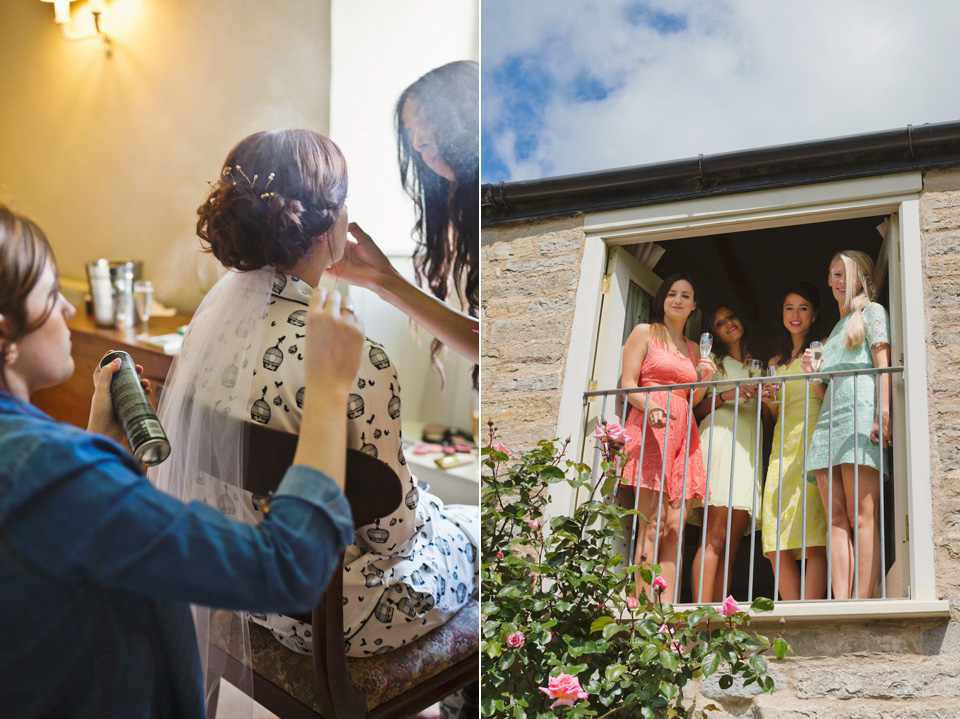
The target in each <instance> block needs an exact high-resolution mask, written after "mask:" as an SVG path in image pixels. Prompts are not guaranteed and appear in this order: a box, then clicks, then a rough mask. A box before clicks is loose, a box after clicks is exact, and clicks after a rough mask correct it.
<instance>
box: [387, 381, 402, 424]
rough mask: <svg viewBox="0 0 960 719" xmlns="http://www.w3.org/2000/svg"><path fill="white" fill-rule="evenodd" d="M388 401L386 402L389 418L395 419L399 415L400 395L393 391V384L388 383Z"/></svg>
mask: <svg viewBox="0 0 960 719" xmlns="http://www.w3.org/2000/svg"><path fill="white" fill-rule="evenodd" d="M390 394H391V395H392V396H391V397H390V401H389V402H387V413H388V414H389V415H390V419H397V418H399V417H400V397H399V395H397V394H396V393H395V392H394V391H393V385H390Z"/></svg>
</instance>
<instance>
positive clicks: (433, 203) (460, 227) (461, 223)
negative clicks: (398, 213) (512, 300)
mask: <svg viewBox="0 0 960 719" xmlns="http://www.w3.org/2000/svg"><path fill="white" fill-rule="evenodd" d="M411 98H413V99H415V100H416V101H417V103H418V104H419V105H420V107H421V108H422V110H423V113H424V119H425V121H426V124H427V125H428V126H429V127H430V129H431V130H432V131H433V134H434V137H435V138H436V141H437V149H438V151H439V153H440V157H441V158H442V159H443V161H444V163H446V165H447V166H448V167H449V168H450V169H451V170H453V175H454V179H453V181H452V182H451V181H449V180H447V179H445V178H443V177H441V176H440V175H438V174H437V173H435V172H434V171H433V170H431V169H430V168H429V167H427V164H426V163H425V162H424V161H423V158H422V157H421V156H420V153H419V152H417V151H416V150H415V149H414V147H413V142H412V138H411V137H410V135H409V133H408V132H407V129H406V126H405V125H404V122H403V106H404V105H405V104H406V102H407V100H408V99H411ZM479 99H480V75H479V66H478V64H477V63H476V62H472V61H466V60H463V61H458V62H451V63H448V64H446V65H442V66H441V67H438V68H435V69H433V70H431V71H430V72H428V73H427V74H426V75H424V76H423V77H421V78H420V79H419V80H417V81H416V82H415V83H413V84H412V85H410V87H408V88H407V89H406V90H404V91H403V93H402V94H401V95H400V99H399V100H397V106H396V109H395V111H394V123H395V127H396V131H397V161H398V163H399V165H400V182H401V183H402V184H403V187H404V189H405V190H406V191H407V194H409V195H410V197H411V198H412V199H413V202H414V204H415V205H416V224H415V225H414V237H415V239H416V240H417V249H416V251H415V253H414V258H413V262H414V268H415V270H416V277H417V283H418V284H421V285H423V284H424V283H426V285H427V287H429V288H430V292H432V293H433V295H434V296H436V297H437V298H439V299H441V300H444V301H446V299H447V296H448V295H449V291H450V286H451V284H452V285H453V287H454V289H455V291H456V293H457V296H458V297H459V298H460V301H461V302H465V303H466V305H467V311H468V313H469V314H470V316H471V317H477V316H478V312H479V302H480V297H479V292H480V263H479V252H480V246H479V245H480V242H479V240H480V237H479V234H478V233H479V221H480V214H479V212H480V210H479V207H480V139H479ZM441 346H442V343H441V342H440V341H439V340H436V339H435V340H433V343H432V344H431V351H430V357H431V359H432V360H433V362H434V364H435V365H437V367H438V369H440V365H439V363H438V362H437V359H436V358H437V353H438V352H439V351H440V347H441ZM441 374H442V369H441ZM476 376H477V372H476V368H474V384H476Z"/></svg>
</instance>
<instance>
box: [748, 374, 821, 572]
mask: <svg viewBox="0 0 960 719" xmlns="http://www.w3.org/2000/svg"><path fill="white" fill-rule="evenodd" d="M802 372H803V370H802V369H801V368H800V358H799V357H798V358H797V359H795V360H794V361H793V362H791V363H790V364H789V365H786V366H783V367H778V368H777V374H778V375H788V374H802ZM805 388H807V398H808V400H807V431H806V440H807V461H808V462H809V460H810V456H809V452H810V450H809V446H810V439H811V438H812V437H813V430H814V429H815V428H816V426H817V417H818V415H819V414H820V403H821V401H820V398H819V397H818V396H817V393H816V392H815V391H814V390H813V387H812V386H811V385H810V384H808V383H807V382H804V381H803V380H794V381H789V382H784V383H783V384H782V385H781V391H780V414H779V416H778V417H777V426H776V428H775V429H774V432H773V447H772V449H771V451H770V464H769V466H768V468H767V478H766V481H765V482H764V487H763V513H762V516H763V552H764V554H766V553H768V552H773V551H776V550H777V537H778V535H779V538H780V547H779V548H780V549H781V550H784V549H791V550H793V555H794V557H796V558H797V559H800V558H801V556H802V549H803V547H804V546H807V547H816V546H824V545H826V543H827V539H826V537H827V520H826V517H825V515H824V512H823V504H822V503H821V502H820V493H819V492H818V491H817V487H816V485H814V484H811V483H809V482H807V481H805V477H804V474H803V445H802V443H801V441H802V439H803V436H804V431H803V429H804V428H803V409H804V401H803V393H804V389H805ZM784 427H786V432H785V434H784V435H783V462H782V464H781V461H780V457H781V455H780V433H781V432H782V431H783V428H784ZM781 467H782V470H783V475H782V486H783V491H782V493H781V491H780V487H781ZM804 494H805V495H806V496H804ZM778 507H779V511H778ZM804 508H806V509H804ZM778 516H779V531H778V527H777V524H778ZM804 517H805V518H806V538H805V543H804V536H803V527H804Z"/></svg>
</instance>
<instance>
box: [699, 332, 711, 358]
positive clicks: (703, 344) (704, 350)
mask: <svg viewBox="0 0 960 719" xmlns="http://www.w3.org/2000/svg"><path fill="white" fill-rule="evenodd" d="M711 349H713V335H712V334H710V333H709V332H704V333H703V334H702V335H700V356H701V357H706V356H707V355H709V354H710V350H711Z"/></svg>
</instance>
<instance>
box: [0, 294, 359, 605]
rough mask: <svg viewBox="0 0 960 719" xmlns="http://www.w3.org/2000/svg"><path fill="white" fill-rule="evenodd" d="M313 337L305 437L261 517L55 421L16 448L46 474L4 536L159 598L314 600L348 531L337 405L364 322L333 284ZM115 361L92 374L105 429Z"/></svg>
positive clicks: (69, 567) (318, 307) (31, 554)
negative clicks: (186, 497) (219, 503)
mask: <svg viewBox="0 0 960 719" xmlns="http://www.w3.org/2000/svg"><path fill="white" fill-rule="evenodd" d="M306 335H307V336H306V347H305V351H304V362H305V366H306V373H307V385H306V386H307V391H306V393H305V397H304V407H303V428H302V429H303V431H301V433H300V437H301V441H300V442H299V443H298V445H297V452H296V455H295V459H294V462H295V464H294V466H292V467H291V468H290V469H289V470H288V471H287V473H286V475H285V477H284V479H283V481H282V482H281V483H280V486H279V487H278V489H277V491H276V493H275V496H274V498H273V501H272V505H271V509H270V512H269V514H268V515H267V519H266V520H265V521H264V522H262V523H261V524H259V525H257V526H256V527H253V526H248V525H244V524H241V523H239V522H235V521H233V520H231V519H229V518H228V517H226V516H224V515H223V514H222V513H221V512H219V511H218V510H216V509H214V508H211V507H208V506H206V505H204V504H201V503H198V502H192V503H190V504H189V505H184V504H183V503H181V502H180V501H178V500H177V499H175V498H173V497H171V496H169V495H167V494H165V493H164V492H161V491H159V490H157V489H156V488H154V487H153V486H152V485H151V484H150V483H149V482H148V481H147V479H146V478H145V477H144V476H143V474H142V473H141V472H140V470H139V467H137V466H136V463H135V462H134V461H133V459H132V457H130V455H129V454H127V453H126V452H123V451H121V450H120V448H118V447H117V446H116V445H115V444H114V443H113V442H109V441H108V440H105V439H104V438H102V437H98V436H96V435H87V436H86V437H84V438H83V439H82V441H79V442H78V441H77V440H76V437H72V438H71V437H70V436H66V437H65V436H64V435H65V433H64V432H63V430H62V429H61V427H60V426H54V427H53V429H52V430H50V431H48V432H46V433H45V434H46V435H47V436H39V437H38V436H35V435H34V436H31V435H30V434H29V433H28V432H25V433H24V435H25V436H24V438H23V440H24V443H30V446H25V444H22V445H21V447H22V449H21V451H22V452H24V454H25V455H32V456H31V457H29V458H28V459H26V460H25V461H23V462H20V463H18V465H17V466H18V467H21V468H24V469H22V470H20V471H23V472H27V471H28V470H27V469H26V468H27V467H29V472H30V473H32V474H33V475H34V476H35V477H36V476H40V477H44V479H43V481H42V484H43V485H44V486H43V487H35V490H36V491H33V492H30V493H29V494H25V495H24V497H23V498H22V500H21V501H20V502H19V503H20V505H21V506H19V507H17V511H16V513H15V514H13V519H11V521H10V522H9V523H8V526H7V527H6V532H5V539H6V543H7V547H8V548H11V547H13V548H15V549H16V551H17V552H18V553H19V554H20V555H21V557H22V558H23V559H25V560H26V561H27V562H28V563H30V564H32V565H34V566H37V567H40V568H42V571H43V572H44V573H46V574H48V575H54V576H59V577H64V578H70V577H73V578H86V579H90V580H92V581H94V582H96V583H97V584H100V585H102V586H105V587H110V588H115V589H121V590H126V591H133V592H138V593H144V594H149V595H152V596H154V597H158V598H162V599H170V600H178V601H188V602H194V603H197V604H206V605H212V606H222V607H228V608H238V609H248V610H254V611H255V610H272V611H284V610H286V611H305V610H308V609H309V608H311V607H312V606H313V605H314V604H315V603H316V602H317V600H318V598H319V596H320V595H321V594H322V592H323V589H324V588H325V586H326V583H327V582H328V581H329V578H330V574H331V572H332V571H333V568H334V567H335V566H336V563H337V558H338V556H339V553H340V551H341V550H342V549H343V547H344V546H346V544H348V543H349V542H350V541H352V538H353V522H352V518H351V515H350V508H349V505H348V504H347V502H346V498H345V497H344V496H343V492H342V488H343V484H344V474H345V464H346V459H345V455H346V452H345V447H346V419H345V417H344V416H343V412H334V411H331V410H330V408H331V407H338V406H340V407H342V406H345V405H346V402H347V398H348V394H349V392H348V388H349V386H350V384H351V382H352V380H353V377H354V374H355V373H356V370H357V367H358V365H359V359H360V350H361V347H362V343H363V330H362V327H361V324H360V322H359V320H358V319H357V318H356V317H355V316H354V315H353V314H352V313H349V312H344V311H341V298H340V295H339V293H337V292H327V291H325V290H323V289H322V288H320V289H318V290H317V291H315V292H314V293H313V296H312V298H311V301H310V306H309V309H308V311H307V332H306ZM331 339H332V340H333V341H331ZM115 371H116V367H115V366H113V365H108V366H107V367H105V368H104V371H103V372H102V373H101V374H100V375H99V377H98V378H97V379H98V382H97V389H96V392H95V397H94V402H93V409H92V412H91V427H94V428H97V429H98V430H100V431H101V432H103V433H105V434H107V435H110V434H114V432H111V426H112V423H113V422H115V421H116V420H115V418H113V417H112V409H109V403H104V402H103V401H102V400H103V396H104V395H105V394H106V393H107V392H108V391H109V384H110V378H111V376H112V374H113V372H115ZM98 408H99V409H98ZM107 412H109V413H110V416H104V414H105V413H107ZM114 429H115V428H114ZM306 437H308V438H309V441H306V440H304V439H302V438H306ZM15 479H16V478H15ZM25 484H36V481H34V482H32V483H31V482H25Z"/></svg>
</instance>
